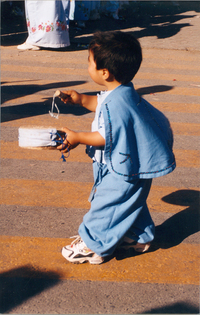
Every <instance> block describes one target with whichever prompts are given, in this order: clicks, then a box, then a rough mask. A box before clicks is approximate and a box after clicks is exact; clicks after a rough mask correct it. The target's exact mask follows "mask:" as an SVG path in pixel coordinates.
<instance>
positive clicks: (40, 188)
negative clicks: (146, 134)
mask: <svg viewBox="0 0 200 315" xmlns="http://www.w3.org/2000/svg"><path fill="white" fill-rule="evenodd" d="M92 185H93V183H85V182H84V183H82V182H59V181H49V180H28V179H10V178H8V179H6V178H2V179H1V182H0V188H1V194H2V197H1V202H0V204H2V205H21V206H35V207H42V206H46V207H48V206H49V207H63V208H77V209H89V208H90V203H89V202H88V198H89V195H90V191H91V189H92ZM187 189H192V190H197V189H196V188H195V187H191V188H187ZM179 190H185V188H179V189H177V188H176V187H168V186H156V185H155V186H154V185H153V186H152V189H151V191H150V194H149V197H148V200H147V202H148V205H149V208H150V209H151V210H152V211H158V212H168V213H177V212H179V211H181V210H183V209H185V207H186V206H182V205H177V204H169V203H166V202H164V201H162V200H161V199H162V198H163V197H165V196H167V195H169V194H171V193H174V192H176V191H179ZM66 196H67V197H66Z"/></svg>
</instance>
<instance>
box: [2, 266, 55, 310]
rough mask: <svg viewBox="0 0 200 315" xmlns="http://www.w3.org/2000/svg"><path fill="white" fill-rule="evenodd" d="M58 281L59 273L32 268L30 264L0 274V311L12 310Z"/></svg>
mask: <svg viewBox="0 0 200 315" xmlns="http://www.w3.org/2000/svg"><path fill="white" fill-rule="evenodd" d="M58 282H59V275H58V274H56V273H55V272H51V271H49V272H44V271H39V270H34V268H33V267H31V266H24V267H20V268H16V269H12V270H10V271H8V272H5V273H2V274H0V313H1V314H2V313H6V312H8V311H10V310H12V308H14V307H16V306H18V305H20V304H22V302H24V301H26V300H28V299H29V298H31V297H33V296H35V295H37V294H39V293H41V292H42V291H44V290H46V289H48V288H50V287H52V286H54V285H56V284H57V283H58Z"/></svg>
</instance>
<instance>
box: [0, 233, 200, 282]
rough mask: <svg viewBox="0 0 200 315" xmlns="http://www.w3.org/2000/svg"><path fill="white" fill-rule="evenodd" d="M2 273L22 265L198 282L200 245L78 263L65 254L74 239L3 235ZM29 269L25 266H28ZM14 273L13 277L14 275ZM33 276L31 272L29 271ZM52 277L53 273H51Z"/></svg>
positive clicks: (65, 272) (94, 275)
mask: <svg viewBox="0 0 200 315" xmlns="http://www.w3.org/2000/svg"><path fill="white" fill-rule="evenodd" d="M0 239H1V243H0V246H1V262H0V273H1V274H3V273H5V272H9V270H10V271H12V269H13V268H14V269H17V268H22V270H21V274H20V275H18V274H17V271H16V276H22V277H23V276H26V274H23V267H27V266H28V267H29V270H32V277H33V278H34V273H36V272H37V271H44V273H45V274H46V275H47V277H48V274H51V273H53V274H54V277H55V274H56V275H57V278H59V279H69V280H85V281H86V280H87V281H114V282H121V281H123V282H135V283H164V284H186V285H187V284H193V285H198V284H199V263H198V261H199V250H198V248H199V246H198V245H194V244H193V245H191V244H179V245H178V246H176V247H171V248H168V249H161V248H160V249H158V250H156V251H154V252H149V253H145V254H142V255H136V256H134V257H129V258H124V259H121V260H120V259H119V260H117V256H116V258H113V259H111V260H110V261H108V262H106V263H104V264H102V265H90V264H88V263H86V264H81V265H76V264H72V263H69V262H67V260H65V259H64V258H63V257H62V255H61V249H62V247H63V246H65V245H67V244H70V243H71V242H72V239H57V238H36V237H19V236H1V237H0ZM25 269H26V268H25ZM13 276H14V275H13V273H12V277H13ZM29 277H30V274H29ZM50 277H51V276H50Z"/></svg>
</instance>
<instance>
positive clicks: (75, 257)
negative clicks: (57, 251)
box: [62, 235, 104, 265]
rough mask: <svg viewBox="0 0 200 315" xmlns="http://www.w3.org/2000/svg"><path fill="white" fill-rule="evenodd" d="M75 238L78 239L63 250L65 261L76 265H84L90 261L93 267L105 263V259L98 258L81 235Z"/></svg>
mask: <svg viewBox="0 0 200 315" xmlns="http://www.w3.org/2000/svg"><path fill="white" fill-rule="evenodd" d="M74 237H76V239H75V240H74V241H73V242H72V243H71V245H67V246H65V247H63V248H62V255H63V257H64V258H65V259H67V260H68V261H70V262H72V263H75V264H82V263H84V262H86V261H89V263H90V264H92V265H99V264H101V263H102V262H103V261H104V258H103V257H101V256H98V255H97V254H95V253H94V252H93V251H92V250H90V249H89V248H88V247H87V246H86V244H85V243H84V242H83V240H82V238H81V237H80V236H79V235H77V236H74Z"/></svg>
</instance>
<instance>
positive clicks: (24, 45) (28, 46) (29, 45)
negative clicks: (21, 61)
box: [17, 42, 40, 50]
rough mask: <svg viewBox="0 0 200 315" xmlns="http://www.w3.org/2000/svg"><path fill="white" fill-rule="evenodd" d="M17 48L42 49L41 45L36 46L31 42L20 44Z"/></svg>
mask: <svg viewBox="0 0 200 315" xmlns="http://www.w3.org/2000/svg"><path fill="white" fill-rule="evenodd" d="M17 49H19V50H40V47H38V46H35V45H31V44H28V43H27V42H25V43H23V44H21V45H18V46H17Z"/></svg>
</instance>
